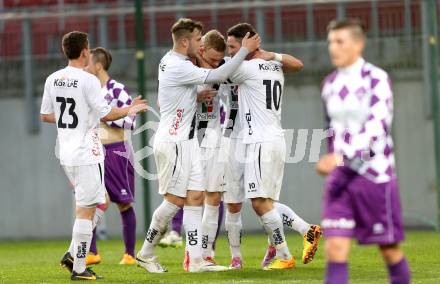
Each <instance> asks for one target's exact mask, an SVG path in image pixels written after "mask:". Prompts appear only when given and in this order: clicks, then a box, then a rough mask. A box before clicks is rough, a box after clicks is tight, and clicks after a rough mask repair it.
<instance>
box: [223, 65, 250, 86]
mask: <svg viewBox="0 0 440 284" xmlns="http://www.w3.org/2000/svg"><path fill="white" fill-rule="evenodd" d="M249 64H250V62H249V61H243V62H242V63H241V64H240V66H239V67H238V68H237V69H236V70H235V71H234V72H233V73H232V74H231V76H229V80H228V81H229V82H231V83H234V84H241V83H243V82H244V81H246V80H247V79H250V78H251V77H252V72H250V71H251V68H249Z"/></svg>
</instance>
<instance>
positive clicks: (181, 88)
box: [155, 51, 209, 142]
mask: <svg viewBox="0 0 440 284" xmlns="http://www.w3.org/2000/svg"><path fill="white" fill-rule="evenodd" d="M208 73H209V69H204V68H199V67H197V66H195V65H194V64H193V63H192V62H191V61H190V60H189V58H188V57H186V56H184V55H182V54H179V53H177V52H174V51H169V52H168V53H167V54H166V55H165V56H164V57H163V58H162V60H161V61H160V64H159V93H158V97H159V98H158V102H159V107H160V122H159V128H158V130H157V133H156V137H155V140H157V142H159V141H164V142H178V141H184V140H188V139H192V138H193V137H194V134H195V133H194V132H195V124H196V116H195V113H196V104H197V103H196V99H197V85H202V84H203V83H204V82H205V79H206V77H207V76H208Z"/></svg>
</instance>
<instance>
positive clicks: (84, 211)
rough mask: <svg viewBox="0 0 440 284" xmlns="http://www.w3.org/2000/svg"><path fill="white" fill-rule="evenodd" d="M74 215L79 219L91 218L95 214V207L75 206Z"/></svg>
mask: <svg viewBox="0 0 440 284" xmlns="http://www.w3.org/2000/svg"><path fill="white" fill-rule="evenodd" d="M75 211H76V212H75V216H76V218H79V219H87V220H93V216H94V215H95V211H96V207H79V206H77V207H76V210H75Z"/></svg>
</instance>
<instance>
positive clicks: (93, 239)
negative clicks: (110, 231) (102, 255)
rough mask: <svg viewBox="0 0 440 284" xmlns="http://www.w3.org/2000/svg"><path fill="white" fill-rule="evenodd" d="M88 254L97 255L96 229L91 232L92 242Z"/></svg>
mask: <svg viewBox="0 0 440 284" xmlns="http://www.w3.org/2000/svg"><path fill="white" fill-rule="evenodd" d="M90 252H91V253H94V254H98V248H97V247H96V228H95V229H94V230H93V237H92V242H91V243H90Z"/></svg>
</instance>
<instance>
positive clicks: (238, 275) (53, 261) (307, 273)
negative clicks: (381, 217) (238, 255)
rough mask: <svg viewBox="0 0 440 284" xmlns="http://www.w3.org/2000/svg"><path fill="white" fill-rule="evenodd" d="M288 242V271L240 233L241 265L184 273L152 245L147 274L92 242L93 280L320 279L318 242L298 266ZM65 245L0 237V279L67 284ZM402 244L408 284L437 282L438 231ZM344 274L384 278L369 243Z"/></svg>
mask: <svg viewBox="0 0 440 284" xmlns="http://www.w3.org/2000/svg"><path fill="white" fill-rule="evenodd" d="M141 241H142V240H139V242H138V244H137V248H140V246H141ZM288 242H289V247H290V250H291V251H292V253H293V254H294V256H295V258H296V259H297V267H296V268H295V269H292V270H288V271H262V270H261V269H260V268H259V263H260V261H261V258H262V257H263V255H264V252H265V248H266V244H267V241H266V239H265V237H264V236H263V235H245V236H244V237H243V255H244V261H245V263H244V265H245V268H244V269H243V270H240V271H228V272H219V273H202V274H200V273H199V274H190V273H185V272H183V270H182V264H181V263H182V260H183V249H172V248H158V249H157V253H158V255H159V257H160V259H161V262H162V264H163V265H165V266H166V267H167V268H168V270H169V272H168V273H165V274H148V273H147V272H145V271H144V270H142V269H140V268H138V267H136V266H121V265H118V262H119V260H120V258H121V256H122V247H123V245H122V242H121V241H120V240H110V241H98V248H99V251H100V254H101V255H102V257H103V262H102V263H101V264H99V265H96V266H95V271H96V272H97V273H98V274H100V275H102V276H104V277H105V279H102V280H99V281H98V282H99V283H322V280H323V277H324V270H325V262H324V259H323V252H322V247H323V243H321V246H320V249H319V251H318V254H317V256H316V258H315V259H314V260H313V261H312V262H311V263H310V264H307V265H303V264H302V263H301V261H300V258H301V251H302V239H301V238H300V237H299V236H298V235H294V234H289V235H288ZM68 244H69V242H68V241H26V242H0V283H70V282H71V281H70V278H69V277H70V275H69V274H68V272H67V271H66V270H64V269H62V268H61V267H60V266H59V259H60V258H61V256H62V254H63V253H64V251H65V249H66V248H67V246H68ZM403 248H404V250H405V252H406V254H407V257H408V260H409V263H410V266H411V270H412V274H413V283H440V233H435V232H420V231H410V232H408V233H407V240H406V242H405V243H404V244H403ZM217 261H218V262H219V263H220V264H224V265H227V264H229V251H228V249H227V241H226V239H225V237H221V238H220V240H219V242H218V248H217ZM350 277H351V282H350V283H387V274H386V270H385V267H384V265H383V263H382V261H381V258H380V256H379V252H378V250H377V249H376V248H375V247H372V246H369V247H361V248H360V247H359V246H357V245H356V244H353V248H352V253H351V261H350Z"/></svg>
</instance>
